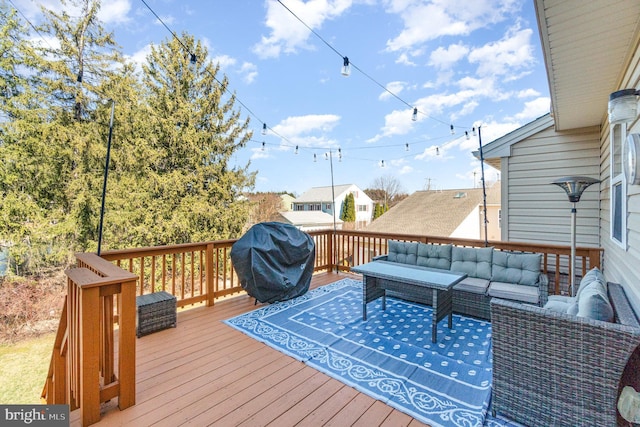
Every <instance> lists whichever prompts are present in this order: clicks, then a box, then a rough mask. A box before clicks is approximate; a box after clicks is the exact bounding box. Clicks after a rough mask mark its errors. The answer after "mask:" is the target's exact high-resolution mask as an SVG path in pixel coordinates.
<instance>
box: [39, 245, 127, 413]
mask: <svg viewBox="0 0 640 427" xmlns="http://www.w3.org/2000/svg"><path fill="white" fill-rule="evenodd" d="M66 275H67V296H66V299H65V305H64V307H63V310H62V317H61V319H60V323H59V327H58V331H57V333H56V339H55V343H54V348H53V354H52V356H51V362H50V364H49V372H48V374H47V379H46V382H45V386H44V389H43V391H42V399H43V400H44V401H45V402H47V404H67V405H69V407H70V409H71V410H75V409H80V418H81V420H82V425H90V424H94V423H96V422H98V421H99V420H100V404H101V403H102V402H106V401H109V400H111V399H113V398H115V397H117V398H118V407H119V408H120V409H125V408H128V407H129V406H132V405H134V404H135V395H136V393H135V378H136V369H135V354H136V338H135V328H136V318H135V311H136V305H135V289H136V288H135V286H136V276H134V275H132V274H130V273H128V272H126V271H124V270H122V269H120V268H118V267H117V266H115V265H113V264H112V263H110V262H108V261H106V260H104V259H102V258H100V257H98V256H97V255H95V254H86V253H85V254H79V255H78V256H77V267H76V268H72V269H70V270H67V271H66ZM114 300H116V301H115V302H116V303H117V304H116V305H115V307H117V310H114ZM115 320H117V321H118V326H119V331H118V334H117V338H118V342H117V343H116V342H115V340H114V337H115V334H114V322H115Z"/></svg>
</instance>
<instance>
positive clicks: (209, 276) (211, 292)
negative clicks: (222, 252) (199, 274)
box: [206, 243, 217, 307]
mask: <svg viewBox="0 0 640 427" xmlns="http://www.w3.org/2000/svg"><path fill="white" fill-rule="evenodd" d="M214 256H215V257H217V251H216V250H215V248H214V246H213V243H208V244H207V266H206V281H207V307H212V306H213V302H214V300H215V284H214V277H215V276H214V273H215V264H214V262H213V257H214Z"/></svg>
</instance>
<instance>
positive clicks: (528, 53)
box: [13, 0, 550, 195]
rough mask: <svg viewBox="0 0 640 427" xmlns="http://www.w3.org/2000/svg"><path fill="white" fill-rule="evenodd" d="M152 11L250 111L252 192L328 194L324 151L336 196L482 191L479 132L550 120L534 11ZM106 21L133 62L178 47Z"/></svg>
mask: <svg viewBox="0 0 640 427" xmlns="http://www.w3.org/2000/svg"><path fill="white" fill-rule="evenodd" d="M146 3H147V4H148V5H149V6H150V7H151V8H152V9H153V10H154V11H155V13H156V14H158V15H159V16H160V17H161V19H162V20H163V21H164V23H165V24H166V25H167V26H168V27H169V28H170V29H171V30H173V31H174V32H175V33H176V34H181V33H182V32H183V31H186V32H188V33H190V34H192V35H194V36H195V37H196V38H198V39H200V40H201V41H202V42H204V43H205V45H206V46H207V47H208V49H209V54H210V59H212V60H214V61H218V62H219V63H220V65H221V67H222V71H223V72H224V73H225V74H226V75H227V76H228V77H229V79H230V84H231V87H230V89H231V90H233V91H235V93H236V95H237V97H238V99H239V100H240V101H241V102H242V103H243V104H244V105H246V107H248V109H250V110H251V112H249V111H248V110H246V109H244V108H242V114H243V116H249V117H251V123H252V129H254V136H253V141H252V142H251V143H249V144H248V145H247V147H245V148H243V149H241V150H240V151H239V152H238V153H237V154H236V156H235V157H234V159H233V161H234V162H235V163H237V164H239V165H244V164H246V162H248V161H250V162H251V166H250V169H251V170H254V171H258V175H257V181H256V188H255V190H256V191H289V192H293V193H294V194H296V195H300V194H302V193H303V192H304V191H306V190H307V189H309V188H310V187H316V186H324V185H331V167H330V163H331V162H329V161H327V160H325V158H326V157H327V153H329V152H331V153H332V158H333V176H334V182H335V184H336V185H337V184H351V183H354V184H356V185H358V186H359V187H361V188H363V189H365V188H368V187H370V186H371V184H372V183H373V181H374V180H375V179H376V178H379V177H392V178H395V179H397V180H398V181H399V182H400V184H401V186H402V188H403V189H404V191H405V192H408V193H411V192H414V191H417V190H423V189H425V188H427V186H428V185H430V186H431V187H430V188H432V189H434V188H435V189H440V188H441V189H451V188H472V187H474V186H479V185H480V163H479V161H478V160H476V159H475V158H474V157H473V156H472V152H473V151H474V150H477V149H478V138H477V136H476V137H474V136H473V135H472V128H473V127H476V128H478V127H480V126H481V129H482V141H483V143H484V144H486V143H488V142H490V141H492V140H494V139H495V138H498V137H500V136H502V135H504V134H506V133H508V132H510V131H512V130H514V129H516V128H518V127H520V126H522V125H524V124H526V123H528V122H530V121H532V120H534V119H535V118H537V117H539V116H541V115H543V114H546V113H548V112H549V107H550V100H549V89H548V83H547V79H546V74H545V70H544V61H543V58H542V53H541V49H540V39H539V35H538V30H537V24H536V18H535V12H534V10H533V1H532V0H430V1H426V0H424V1H419V0H378V1H375V0H309V1H300V0H281V2H279V1H277V0H266V1H260V0H215V1H211V0H208V1H190V0H183V1H179V0H146ZM13 4H14V5H15V6H16V7H18V8H19V9H20V11H21V12H22V13H23V14H25V15H26V16H27V17H28V18H29V19H30V20H33V21H34V22H38V19H39V13H38V9H39V5H41V4H43V5H45V6H46V7H49V8H56V9H58V10H59V8H60V7H61V6H60V3H59V2H58V1H54V0H43V1H37V0H13ZM283 4H284V5H286V7H287V8H288V9H290V10H291V12H293V14H295V15H297V16H298V17H299V18H300V20H302V21H303V22H304V23H305V24H306V25H307V26H309V27H311V28H312V29H313V31H315V32H316V33H317V35H319V36H320V37H318V36H316V35H315V34H313V33H312V32H311V31H310V30H309V29H308V28H307V27H306V26H305V25H304V24H302V23H301V22H300V20H298V19H296V17H295V16H294V15H293V14H292V13H291V12H289V10H287V8H285V7H283ZM100 16H101V19H102V20H103V21H104V23H105V26H106V28H107V29H108V30H110V31H113V32H114V36H115V39H116V41H117V42H118V43H119V44H120V45H121V46H122V49H123V52H124V54H125V55H126V56H127V57H128V58H129V59H130V60H132V61H136V62H140V61H143V60H144V58H145V56H146V54H147V53H148V52H149V45H150V44H156V45H157V44H160V43H162V42H163V41H165V40H166V39H168V38H169V37H171V34H170V33H169V31H167V29H166V28H165V27H164V26H163V25H162V24H160V23H159V22H158V21H157V20H156V19H155V17H154V16H153V15H152V13H151V12H150V11H149V9H148V8H147V6H145V4H144V3H143V2H142V1H141V0H104V1H103V5H102V10H101V13H100ZM342 56H347V57H348V58H349V59H350V62H351V64H352V68H351V75H350V76H349V77H343V76H342V75H341V73H340V70H341V67H342V64H343V60H342ZM355 67H357V68H358V69H355ZM359 70H360V71H359ZM385 88H386V90H385ZM390 92H391V93H390ZM238 107H240V105H238ZM414 107H415V108H418V110H419V114H418V117H417V120H416V121H412V120H411V116H412V111H413V108H414ZM263 123H266V124H267V126H268V128H269V131H268V132H267V134H266V135H264V136H263V135H262V134H261V129H262V126H263ZM451 125H453V126H454V130H455V134H454V135H452V134H451V131H450V126H451ZM465 131H467V132H468V133H469V139H467V138H466V137H465ZM114 132H115V133H114V135H115V137H116V138H117V129H115V130H114ZM263 143H264V144H263ZM295 146H298V154H295V149H294V147H295ZM314 154H315V155H316V161H315V162H314ZM339 157H341V158H339ZM474 172H475V174H474ZM485 173H486V180H487V183H491V182H493V181H495V180H496V179H497V172H496V171H495V169H493V168H491V167H489V166H485Z"/></svg>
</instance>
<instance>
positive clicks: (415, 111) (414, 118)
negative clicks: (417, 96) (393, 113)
mask: <svg viewBox="0 0 640 427" xmlns="http://www.w3.org/2000/svg"><path fill="white" fill-rule="evenodd" d="M411 120H413V121H414V122H415V121H416V120H418V109H417V108H414V109H413V115H412V116H411Z"/></svg>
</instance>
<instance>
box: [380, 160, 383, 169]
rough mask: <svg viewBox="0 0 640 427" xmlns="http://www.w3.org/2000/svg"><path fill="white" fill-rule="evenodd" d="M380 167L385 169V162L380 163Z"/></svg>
mask: <svg viewBox="0 0 640 427" xmlns="http://www.w3.org/2000/svg"><path fill="white" fill-rule="evenodd" d="M380 167H381V168H383V167H384V160H382V161H380Z"/></svg>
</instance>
